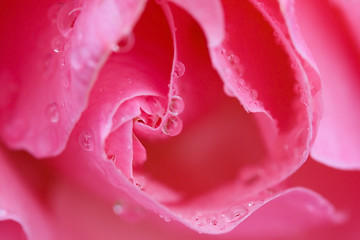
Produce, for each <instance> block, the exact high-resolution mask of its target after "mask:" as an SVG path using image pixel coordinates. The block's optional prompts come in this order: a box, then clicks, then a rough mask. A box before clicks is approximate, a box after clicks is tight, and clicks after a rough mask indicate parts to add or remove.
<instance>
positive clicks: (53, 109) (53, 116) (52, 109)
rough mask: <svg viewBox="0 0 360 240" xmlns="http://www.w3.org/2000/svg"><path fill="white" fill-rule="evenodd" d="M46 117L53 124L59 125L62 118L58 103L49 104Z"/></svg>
mask: <svg viewBox="0 0 360 240" xmlns="http://www.w3.org/2000/svg"><path fill="white" fill-rule="evenodd" d="M45 114H46V117H47V118H48V119H49V121H50V122H52V123H57V122H58V121H59V118H60V111H59V105H58V104H57V103H51V104H49V105H48V106H47V107H46V109H45Z"/></svg>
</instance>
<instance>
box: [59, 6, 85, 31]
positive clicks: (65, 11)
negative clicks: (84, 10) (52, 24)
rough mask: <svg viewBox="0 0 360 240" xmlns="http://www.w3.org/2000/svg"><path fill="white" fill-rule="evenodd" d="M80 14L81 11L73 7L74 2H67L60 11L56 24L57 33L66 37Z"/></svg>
mask: <svg viewBox="0 0 360 240" xmlns="http://www.w3.org/2000/svg"><path fill="white" fill-rule="evenodd" d="M80 12H81V9H80V8H78V7H76V6H75V2H68V3H66V4H64V6H63V7H62V8H61V9H60V11H59V13H58V15H57V22H56V23H57V27H58V30H59V32H60V33H61V34H62V35H63V36H64V37H68V36H69V34H70V33H71V31H72V29H73V27H74V24H75V21H76V19H77V17H78V16H79V14H80Z"/></svg>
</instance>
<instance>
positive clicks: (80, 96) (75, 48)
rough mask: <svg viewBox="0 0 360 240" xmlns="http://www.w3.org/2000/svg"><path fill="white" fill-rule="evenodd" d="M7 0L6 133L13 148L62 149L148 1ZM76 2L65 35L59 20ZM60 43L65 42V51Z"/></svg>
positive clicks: (1, 64) (0, 46)
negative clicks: (74, 15)
mask: <svg viewBox="0 0 360 240" xmlns="http://www.w3.org/2000/svg"><path fill="white" fill-rule="evenodd" d="M1 5H2V6H1V8H0V11H1V12H0V24H1V25H0V34H1V36H2V38H1V40H0V51H1V58H0V77H1V82H0V88H1V89H5V93H6V94H2V95H1V104H0V116H1V117H0V129H1V131H0V133H1V134H0V136H1V138H2V140H3V141H5V142H6V144H7V145H8V146H9V147H11V148H16V149H26V150H28V151H29V152H31V153H32V154H34V155H35V156H37V157H47V156H54V155H57V154H59V153H60V152H61V151H62V150H63V149H64V147H65V144H66V141H67V139H68V137H69V135H70V133H71V131H72V129H73V127H74V125H75V123H76V122H77V120H78V119H79V117H80V114H81V112H82V111H83V110H84V109H85V107H86V105H87V98H88V94H89V91H90V89H91V87H92V85H93V83H94V81H95V79H96V75H97V71H98V70H99V68H100V67H101V65H102V62H103V61H104V60H105V59H106V57H107V55H108V53H109V52H110V51H111V49H112V47H113V46H114V45H116V42H117V41H118V39H119V38H121V37H123V36H126V35H127V34H129V32H130V29H131V28H132V27H133V25H134V23H135V21H136V20H137V18H138V17H139V15H140V13H141V9H142V8H143V5H144V2H143V1H132V2H122V1H113V0H106V1H97V0H94V1H78V2H76V3H75V2H72V1H69V2H66V3H59V2H56V1H47V0H40V1H37V2H32V1H16V2H14V1H2V3H1ZM68 5H74V6H73V7H72V8H74V7H75V8H76V9H78V10H79V9H80V10H79V11H81V13H80V14H79V16H78V18H77V19H76V21H75V22H74V23H73V26H72V25H71V26H72V27H69V28H70V29H72V30H71V31H70V33H68V34H66V36H63V35H62V34H61V32H59V30H58V28H57V24H59V23H58V22H60V23H61V22H62V21H61V19H63V18H65V19H66V18H67V13H68V11H70V10H71V8H69V7H68ZM61 8H65V10H63V11H61V10H60V9H61ZM69 9H70V10H69ZM59 10H60V11H59ZM66 10H67V11H66ZM57 13H58V14H57ZM104 22H106V24H103V23H104ZM68 25H69V24H68ZM114 25H116V26H118V27H117V28H113V27H112V26H114ZM57 39H60V44H57V43H56V40H57ZM54 45H55V46H58V45H61V48H59V49H58V48H56V49H57V50H58V51H59V52H55V51H54V50H53V48H54ZM60 49H61V50H60Z"/></svg>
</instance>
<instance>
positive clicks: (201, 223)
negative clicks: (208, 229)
mask: <svg viewBox="0 0 360 240" xmlns="http://www.w3.org/2000/svg"><path fill="white" fill-rule="evenodd" d="M191 222H192V223H193V224H194V225H196V226H198V227H202V226H204V225H205V224H206V221H205V219H204V217H203V216H200V215H195V216H193V217H192V218H191Z"/></svg>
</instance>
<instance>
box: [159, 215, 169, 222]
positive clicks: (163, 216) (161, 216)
mask: <svg viewBox="0 0 360 240" xmlns="http://www.w3.org/2000/svg"><path fill="white" fill-rule="evenodd" d="M159 216H160V218H162V219H164V221H165V222H171V218H170V217H169V216H166V215H164V214H159Z"/></svg>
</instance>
